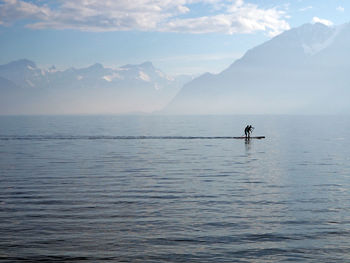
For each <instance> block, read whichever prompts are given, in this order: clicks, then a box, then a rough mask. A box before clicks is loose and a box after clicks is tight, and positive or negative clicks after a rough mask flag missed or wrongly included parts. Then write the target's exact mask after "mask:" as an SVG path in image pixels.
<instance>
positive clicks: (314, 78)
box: [163, 23, 350, 114]
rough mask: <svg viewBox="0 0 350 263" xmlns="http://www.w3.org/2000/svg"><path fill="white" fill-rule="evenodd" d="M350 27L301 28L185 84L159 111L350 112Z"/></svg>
mask: <svg viewBox="0 0 350 263" xmlns="http://www.w3.org/2000/svg"><path fill="white" fill-rule="evenodd" d="M349 47H350V24H344V25H341V26H335V27H328V26H325V25H323V24H320V23H316V24H305V25H302V26H300V27H298V28H294V29H291V30H288V31H286V32H284V33H282V34H280V35H278V36H276V37H274V38H272V39H271V40H269V41H267V42H265V43H263V44H261V45H259V46H257V47H255V48H253V49H250V50H248V51H247V52H246V54H245V55H244V56H243V57H242V58H241V59H238V60H236V61H235V62H234V63H233V64H232V65H231V66H229V67H228V68H227V69H226V70H224V71H223V72H221V73H219V74H216V75H215V74H210V73H207V74H204V75H202V76H200V77H198V78H196V79H194V80H193V81H191V82H189V83H187V84H185V86H184V87H183V88H182V89H181V91H180V92H179V93H178V94H177V95H176V97H175V98H174V99H173V100H172V102H171V103H170V104H169V105H168V106H167V107H165V109H164V111H163V112H164V113H172V114H230V113H240V114H244V113H249V114H270V113H271V114H282V113H283V114H284V113H288V114H289V113H292V114H294V113H295V114H304V113H308V114H318V113H320V114H321V113H322V114H323V113H349V112H350V105H349V104H348V101H347V99H346V98H347V97H348V96H349V95H350V89H349V87H348V83H350V76H349V74H348V73H347V72H348V71H349V70H350V52H349Z"/></svg>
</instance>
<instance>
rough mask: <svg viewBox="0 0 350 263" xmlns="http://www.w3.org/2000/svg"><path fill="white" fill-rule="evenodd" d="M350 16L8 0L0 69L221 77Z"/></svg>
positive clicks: (279, 8) (241, 6) (283, 2)
mask: <svg viewBox="0 0 350 263" xmlns="http://www.w3.org/2000/svg"><path fill="white" fill-rule="evenodd" d="M349 15H350V1H349V0H289V1H288V0H274V1H271V0H260V1H258V0H244V1H243V0H204V1H199V0H114V1H113V0H89V1H86V0H74V1H73V0H56V1H55V0H50V1H48V0H31V1H24V0H0V49H1V52H0V64H4V63H7V62H9V61H12V60H16V59H20V58H28V59H31V60H33V61H35V62H36V63H37V64H38V65H39V66H42V67H49V66H51V65H56V66H57V67H58V68H62V69H64V68H67V67H70V66H74V67H83V66H88V65H90V64H93V63H95V62H99V63H102V64H103V65H105V66H110V67H118V66H121V65H124V64H138V63H142V62H144V61H152V62H153V64H154V65H155V66H156V67H158V68H160V69H162V70H163V71H165V72H166V73H169V74H180V73H185V74H186V73H187V74H199V73H203V72H206V71H209V72H213V73H217V72H220V71H221V70H223V69H225V68H226V67H227V66H229V65H230V64H231V63H232V62H233V61H234V60H235V59H237V58H239V57H240V56H242V55H243V54H244V52H245V51H247V50H248V49H249V48H252V47H254V46H256V45H258V44H260V43H263V42H264V41H266V40H268V39H270V38H271V37H273V36H275V35H277V34H279V33H281V32H283V31H285V30H288V29H289V28H292V27H297V26H300V25H302V24H305V23H311V22H322V23H325V24H328V25H330V26H331V25H339V24H343V23H347V22H349V21H350V16H349Z"/></svg>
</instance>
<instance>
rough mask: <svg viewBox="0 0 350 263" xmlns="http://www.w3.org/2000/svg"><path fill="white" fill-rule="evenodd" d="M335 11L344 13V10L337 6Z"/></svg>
mask: <svg viewBox="0 0 350 263" xmlns="http://www.w3.org/2000/svg"><path fill="white" fill-rule="evenodd" d="M337 11H339V12H344V11H345V8H344V7H342V6H338V7H337Z"/></svg>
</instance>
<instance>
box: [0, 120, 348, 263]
mask: <svg viewBox="0 0 350 263" xmlns="http://www.w3.org/2000/svg"><path fill="white" fill-rule="evenodd" d="M253 121H254V122H253ZM253 121H252V122H253V123H254V124H255V125H254V126H255V127H256V132H259V134H262V135H266V139H264V140H230V139H215V140H213V139H205V138H202V139H196V140H193V139H189V138H190V137H193V136H195V137H210V138H211V137H230V136H235V134H232V131H233V130H234V131H241V127H242V123H243V125H244V123H246V120H245V117H242V116H241V117H239V116H238V117H232V116H224V117H220V116H214V117H213V116H200V117H183V118H180V117H171V118H170V117H132V116H129V117H111V116H108V117H101V116H99V117H32V118H31V117H27V118H25V117H6V118H5V117H3V118H0V137H1V136H2V137H5V136H7V137H11V136H12V137H13V136H18V137H26V136H27V137H26V138H28V135H31V136H33V135H34V136H35V135H36V136H45V138H46V139H38V138H36V139H33V140H15V139H11V140H5V139H4V140H0V156H1V158H0V252H1V253H0V261H4V262H18V261H28V262H36V261H47V262H50V261H63V262H64V261H66V262H74V261H77V262H79V261H85V262H291V261H294V262H295V261H299V262H347V261H349V257H350V256H349V255H350V254H349V252H350V251H349V250H350V241H349V240H350V239H349V237H350V236H349V234H350V220H349V218H350V206H349V202H348V200H349V199H350V192H349V191H348V189H349V187H350V185H349V180H348V176H349V174H350V164H349V159H348V156H350V152H349V149H350V147H349V146H350V145H349V142H348V141H346V140H338V139H337V138H339V137H343V138H346V134H347V132H348V129H349V128H350V122H349V121H348V120H344V119H342V118H340V119H338V120H336V119H334V118H332V119H327V118H322V122H321V121H320V120H319V119H317V118H316V117H308V119H304V117H298V118H297V117H278V118H277V117H264V116H260V117H255V119H254V120H253ZM306 121H307V123H308V125H307V126H306V125H304V124H305V122H306ZM321 123H322V127H323V129H321V126H320V125H321ZM339 123H341V124H342V125H339V126H335V125H338V124H339ZM97 127H98V128H97ZM243 127H244V126H243ZM327 127H328V128H327ZM332 127H342V128H340V129H339V130H337V134H333V133H334V132H335V131H334V129H333V128H332ZM308 129H312V130H318V131H320V132H319V133H318V134H317V135H314V136H312V137H311V136H310V137H307V138H306V137H305V136H300V135H305V134H308ZM237 133H238V132H237ZM101 134H102V135H103V136H107V137H106V138H105V139H103V138H99V139H98V140H92V139H91V140H86V139H72V137H73V138H74V137H78V138H83V137H84V136H87V137H93V136H96V135H98V136H100V135H101ZM140 134H145V136H164V135H167V136H181V137H185V136H187V137H189V138H188V139H181V140H179V139H169V140H167V139H164V138H163V139H159V138H158V139H156V138H153V139H150V140H144V139H132V140H111V139H110V138H111V137H112V136H138V135H140ZM243 145H244V146H243Z"/></svg>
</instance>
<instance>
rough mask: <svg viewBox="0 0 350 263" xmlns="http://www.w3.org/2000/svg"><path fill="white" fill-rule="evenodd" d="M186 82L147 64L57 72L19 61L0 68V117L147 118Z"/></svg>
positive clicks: (188, 78) (30, 62) (52, 68)
mask: <svg viewBox="0 0 350 263" xmlns="http://www.w3.org/2000/svg"><path fill="white" fill-rule="evenodd" d="M189 80H191V78H190V77H189V76H178V77H171V76H168V75H167V74H165V73H163V72H162V71H161V70H159V69H157V68H155V67H154V66H153V64H152V63H151V62H145V63H142V64H138V65H125V66H122V67H119V68H114V69H112V68H106V67H104V66H103V65H102V64H99V63H96V64H94V65H91V66H89V67H86V68H78V69H76V68H69V69H67V70H63V71H61V70H57V69H56V68H55V67H54V66H53V67H51V68H50V69H47V70H44V69H40V68H38V67H37V65H36V64H35V63H34V62H33V61H30V60H27V59H21V60H18V61H13V62H10V63H8V64H6V65H0V94H1V96H0V104H2V106H0V114H31V113H35V114H69V113H76V114H80V113H127V112H151V111H154V110H159V109H161V108H162V107H164V106H165V105H166V104H167V103H168V102H169V101H170V100H171V99H172V98H173V97H174V96H175V94H176V93H177V92H178V91H179V89H180V88H181V87H182V85H183V84H184V83H185V82H186V81H189Z"/></svg>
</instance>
